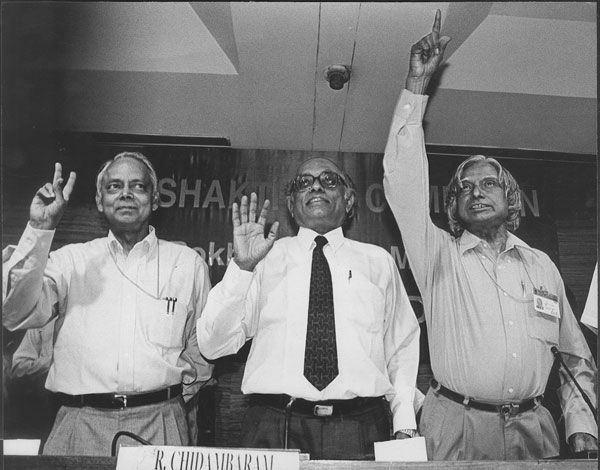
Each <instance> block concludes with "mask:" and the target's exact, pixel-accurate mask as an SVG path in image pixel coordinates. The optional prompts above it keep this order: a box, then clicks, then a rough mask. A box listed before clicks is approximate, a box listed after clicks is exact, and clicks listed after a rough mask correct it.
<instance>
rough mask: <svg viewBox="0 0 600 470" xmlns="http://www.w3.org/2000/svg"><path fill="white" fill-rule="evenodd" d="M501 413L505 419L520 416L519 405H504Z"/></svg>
mask: <svg viewBox="0 0 600 470" xmlns="http://www.w3.org/2000/svg"><path fill="white" fill-rule="evenodd" d="M500 413H502V414H503V415H504V417H505V418H506V417H508V416H512V417H514V416H517V415H518V414H519V404H518V403H509V404H507V405H502V406H500Z"/></svg>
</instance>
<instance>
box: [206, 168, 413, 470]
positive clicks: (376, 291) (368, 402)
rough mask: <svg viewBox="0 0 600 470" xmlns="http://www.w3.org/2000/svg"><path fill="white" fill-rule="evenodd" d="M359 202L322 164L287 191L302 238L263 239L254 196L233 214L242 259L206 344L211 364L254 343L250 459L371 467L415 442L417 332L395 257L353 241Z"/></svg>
mask: <svg viewBox="0 0 600 470" xmlns="http://www.w3.org/2000/svg"><path fill="white" fill-rule="evenodd" d="M354 202H355V191H354V187H353V184H352V181H351V179H350V178H349V177H348V175H346V174H344V173H343V172H342V170H341V169H340V168H338V166H337V165H336V164H335V163H333V162H332V161H330V160H327V159H324V158H314V159H310V160H307V161H306V162H304V163H303V164H302V165H301V166H300V168H299V169H298V171H297V176H296V177H295V178H294V179H293V180H292V181H291V183H290V185H289V192H288V197H287V206H288V209H289V212H290V214H291V217H292V218H293V219H294V221H295V222H296V224H297V225H298V226H299V230H298V234H297V235H296V236H294V237H285V238H282V239H280V240H277V241H275V238H276V235H277V231H278V223H277V222H275V223H274V224H273V225H272V227H271V229H270V231H269V233H268V235H267V236H266V237H265V223H266V219H267V215H268V208H269V201H266V202H265V203H264V205H263V207H262V209H261V210H260V213H259V214H257V197H256V194H254V193H253V194H252V195H251V197H250V200H249V201H248V198H247V197H246V196H244V197H243V198H242V200H241V205H240V206H239V207H238V205H237V204H234V205H233V215H232V219H233V227H234V228H233V245H234V258H233V261H232V262H231V263H230V264H229V266H228V268H227V272H226V273H225V276H224V278H223V280H222V281H221V282H220V283H219V284H217V285H216V286H215V287H214V288H213V290H212V291H211V292H210V293H209V297H208V299H207V304H206V307H205V309H204V311H203V314H202V317H201V319H200V320H199V322H198V327H197V332H198V340H199V344H200V345H201V351H202V353H203V354H204V355H205V356H207V357H208V358H211V359H214V358H217V357H221V356H224V355H229V354H233V353H236V352H237V351H238V350H239V349H240V348H241V347H242V346H243V345H244V343H245V342H246V341H247V340H249V339H252V340H253V341H252V347H251V350H250V354H249V357H248V361H247V363H246V369H245V372H244V378H243V381H242V392H243V393H244V394H247V395H248V396H249V402H250V407H249V409H248V411H247V413H246V416H245V418H244V421H243V424H242V440H241V445H242V446H243V447H254V448H290V449H300V450H301V451H302V452H308V453H309V454H310V457H311V459H344V460H346V459H369V458H370V459H372V458H373V452H374V451H373V443H374V442H376V441H384V440H388V439H390V437H391V431H393V433H394V434H395V437H396V438H407V437H410V436H412V435H415V432H416V422H415V415H414V408H413V402H414V399H415V394H416V393H418V392H417V391H416V388H415V384H416V376H417V367H418V359H419V357H418V356H419V326H418V323H417V321H416V318H415V314H414V312H413V310H412V308H411V305H410V302H409V299H408V297H407V294H406V291H405V289H404V286H403V284H402V281H401V279H400V275H399V272H398V270H397V268H396V266H395V264H394V260H393V259H392V257H391V256H390V255H389V253H387V252H386V251H385V250H384V249H382V248H380V247H377V246H374V245H369V244H366V243H360V242H357V241H353V240H350V239H348V238H345V237H344V234H343V231H342V227H343V226H344V224H345V223H346V222H347V221H348V220H349V219H350V218H351V217H352V215H353V210H354ZM257 215H258V218H257ZM390 409H391V415H392V423H391V424H392V426H391V427H390V420H389V414H390ZM391 428H392V429H391Z"/></svg>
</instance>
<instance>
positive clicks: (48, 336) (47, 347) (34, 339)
mask: <svg viewBox="0 0 600 470" xmlns="http://www.w3.org/2000/svg"><path fill="white" fill-rule="evenodd" d="M54 323H55V321H51V322H50V323H47V324H46V325H45V326H44V327H43V328H31V329H29V330H27V331H26V332H25V336H23V339H22V341H21V344H19V347H18V348H17V350H16V351H15V353H14V354H13V357H12V368H11V377H38V376H40V377H43V376H45V375H46V374H47V373H48V369H50V363H51V362H52V351H53V349H54V348H53V334H54Z"/></svg>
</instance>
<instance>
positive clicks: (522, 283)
mask: <svg viewBox="0 0 600 470" xmlns="http://www.w3.org/2000/svg"><path fill="white" fill-rule="evenodd" d="M515 251H516V252H517V254H518V255H519V259H520V260H521V263H522V264H523V269H525V273H526V274H527V277H528V278H529V282H531V285H532V286H533V287H534V288H535V284H534V283H533V280H532V279H531V275H530V274H529V270H528V269H527V264H526V263H525V260H524V259H523V257H522V256H521V253H519V250H518V249H516V248H515ZM476 256H477V255H476ZM477 259H478V260H479V262H480V263H481V267H482V268H483V270H484V271H485V273H486V274H487V275H488V277H489V278H490V279H491V280H492V282H493V283H494V284H495V285H496V287H497V288H498V289H500V290H501V291H502V292H504V293H505V294H506V295H507V296H508V297H510V298H511V299H513V300H514V301H515V302H519V303H521V304H527V303H529V302H531V300H532V299H520V298H518V297H515V296H514V295H512V294H511V293H510V292H507V291H506V290H505V289H504V288H503V287H502V286H501V285H500V284H498V282H497V281H496V279H494V276H492V275H491V274H490V272H489V271H488V270H487V268H486V267H485V264H483V261H481V258H480V257H479V256H477ZM521 286H522V287H523V296H525V283H524V282H523V280H521Z"/></svg>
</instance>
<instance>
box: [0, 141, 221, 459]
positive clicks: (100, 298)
mask: <svg viewBox="0 0 600 470" xmlns="http://www.w3.org/2000/svg"><path fill="white" fill-rule="evenodd" d="M75 177H76V176H75V174H74V173H73V172H71V174H70V176H69V179H68V181H67V183H66V184H64V187H63V183H64V180H63V178H62V167H61V165H60V164H59V163H57V164H56V166H55V172H54V178H53V181H52V183H46V184H45V185H44V186H43V187H41V188H40V189H39V190H38V191H37V193H36V195H35V197H34V199H33V202H32V204H31V208H30V218H29V223H28V225H27V227H26V229H25V232H24V234H23V236H22V237H21V240H20V241H19V244H18V245H17V247H16V248H14V251H13V252H12V255H11V256H10V258H9V259H8V260H7V261H6V262H5V263H3V313H2V315H3V324H4V326H5V327H6V328H8V329H10V330H15V329H22V328H39V327H42V326H43V325H45V324H46V323H48V322H49V321H51V320H52V319H53V318H57V325H59V326H57V331H56V332H55V343H54V353H53V359H52V362H51V364H50V370H49V373H48V378H47V381H46V388H47V389H48V390H50V391H52V392H56V394H57V396H58V398H59V400H60V402H61V403H62V405H63V406H62V407H61V408H60V410H59V411H58V414H57V417H56V420H55V423H54V427H53V429H52V432H51V434H50V436H49V438H48V441H47V442H46V445H45V447H44V453H45V454H62V455H71V454H79V455H110V453H111V442H112V440H113V437H114V436H115V434H116V433H117V432H119V431H129V432H131V433H134V434H136V435H138V436H139V437H141V438H142V439H143V440H145V441H148V442H150V443H152V444H155V445H188V444H190V443H192V442H191V440H192V439H193V435H190V426H188V423H187V420H186V410H185V402H188V401H189V400H190V399H191V398H192V397H193V396H194V395H195V394H196V393H197V392H198V390H199V389H200V388H201V387H202V386H203V385H204V384H205V383H206V382H207V381H208V380H210V378H211V375H212V366H211V365H209V364H208V363H207V362H206V361H205V360H204V359H203V358H202V356H201V355H200V352H199V349H198V345H197V343H196V332H195V327H196V321H197V320H198V318H199V316H200V313H201V311H202V308H203V306H204V303H205V301H206V296H207V294H208V291H209V289H210V281H209V277H208V269H207V266H206V264H205V263H204V261H203V260H202V258H200V256H199V255H198V254H197V253H196V252H195V251H194V250H192V249H191V248H188V247H185V246H181V245H178V244H175V243H171V242H166V241H164V240H159V239H158V238H157V237H156V234H155V231H154V228H153V227H152V226H150V224H149V220H150V216H151V214H152V212H153V211H155V210H156V209H157V208H158V191H157V177H156V173H155V171H154V169H153V167H152V165H151V163H150V161H149V160H148V159H147V158H146V157H145V156H143V155H142V154H140V153H136V152H124V153H121V154H119V155H117V156H116V157H115V158H114V159H113V160H111V161H108V162H106V164H105V165H104V166H103V167H102V169H101V170H100V172H99V174H98V177H97V193H96V204H97V208H98V210H99V211H100V212H101V213H102V214H103V215H104V216H105V218H106V220H107V222H108V226H109V229H110V230H109V233H108V236H107V237H105V238H98V239H95V240H92V241H90V242H87V243H75V244H71V245H66V246H64V247H62V248H60V249H58V250H56V251H53V252H52V253H49V251H50V245H51V243H52V238H53V236H54V232H55V229H56V227H57V226H58V223H59V221H60V219H61V217H62V215H63V213H64V211H65V208H66V206H67V203H68V201H69V197H70V195H71V192H72V190H73V187H74V184H75ZM11 249H12V248H11ZM3 259H4V257H3Z"/></svg>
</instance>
